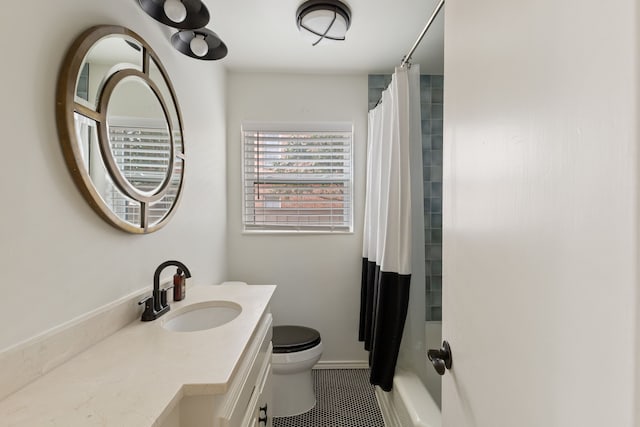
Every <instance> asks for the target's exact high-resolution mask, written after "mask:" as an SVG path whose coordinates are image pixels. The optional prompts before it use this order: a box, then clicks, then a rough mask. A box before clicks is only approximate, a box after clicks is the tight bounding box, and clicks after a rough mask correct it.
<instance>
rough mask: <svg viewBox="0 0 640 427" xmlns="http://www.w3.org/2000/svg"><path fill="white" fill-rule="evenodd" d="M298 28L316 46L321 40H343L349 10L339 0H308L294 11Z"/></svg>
mask: <svg viewBox="0 0 640 427" xmlns="http://www.w3.org/2000/svg"><path fill="white" fill-rule="evenodd" d="M296 22H297V25H298V29H299V30H300V32H302V33H303V34H304V35H305V37H308V38H309V39H310V40H312V41H313V46H316V45H317V44H318V43H320V42H321V41H322V40H340V41H341V40H344V39H345V35H346V33H347V30H348V29H349V27H350V26H351V10H350V9H349V7H348V6H347V5H346V4H344V3H342V2H341V1H339V0H308V1H305V2H304V3H302V4H301V5H300V7H299V8H298V11H297V13H296Z"/></svg>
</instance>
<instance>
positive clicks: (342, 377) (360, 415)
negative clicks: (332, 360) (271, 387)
mask: <svg viewBox="0 0 640 427" xmlns="http://www.w3.org/2000/svg"><path fill="white" fill-rule="evenodd" d="M312 372H313V384H314V389H315V392H316V400H317V402H316V406H315V408H313V409H312V410H311V411H309V412H306V413H304V414H302V415H297V416H295V417H283V418H274V419H273V427H384V421H383V420H382V413H381V412H380V408H379V407H378V401H377V400H376V396H375V391H374V387H373V386H372V385H371V384H369V370H368V369H314V370H313V371H312Z"/></svg>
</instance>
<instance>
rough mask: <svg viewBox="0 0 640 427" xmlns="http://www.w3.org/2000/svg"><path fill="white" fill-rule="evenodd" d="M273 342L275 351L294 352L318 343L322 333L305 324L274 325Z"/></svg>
mask: <svg viewBox="0 0 640 427" xmlns="http://www.w3.org/2000/svg"><path fill="white" fill-rule="evenodd" d="M272 342H273V352H274V353H293V352H295V351H303V350H308V349H310V348H312V347H315V346H316V345H318V344H319V343H320V333H319V332H318V331H316V330H315V329H312V328H307V327H305V326H289V325H285V326H274V327H273V339H272Z"/></svg>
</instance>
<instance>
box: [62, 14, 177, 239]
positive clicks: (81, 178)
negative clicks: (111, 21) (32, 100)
mask: <svg viewBox="0 0 640 427" xmlns="http://www.w3.org/2000/svg"><path fill="white" fill-rule="evenodd" d="M56 115H57V123H58V133H59V135H60V143H61V145H62V149H63V153H64V156H65V160H66V162H67V165H68V167H69V170H70V171H71V175H72V177H73V179H74V182H75V183H76V185H77V186H78V188H79V189H80V191H81V192H82V194H83V195H84V197H85V199H86V200H87V201H88V202H89V204H90V205H91V206H92V207H93V209H94V210H95V211H96V212H97V213H98V214H100V216H101V217H102V218H103V219H105V220H106V221H107V222H108V223H110V224H111V225H114V226H116V227H118V228H119V229H122V230H125V231H128V232H131V233H150V232H153V231H156V230H158V229H160V228H161V227H162V226H163V225H165V224H166V222H167V221H168V220H169V219H170V218H171V216H172V215H173V212H174V211H175V208H176V206H177V203H178V201H179V198H180V192H181V189H182V182H183V177H184V159H185V158H184V148H183V142H182V119H181V115H180V110H179V107H178V103H177V100H176V97H175V92H174V90H173V87H172V85H171V82H170V81H169V79H168V77H167V73H166V71H165V70H164V67H163V66H162V64H161V63H160V61H159V59H158V58H157V56H156V54H155V53H154V52H153V50H152V49H151V48H150V47H149V45H148V44H147V43H146V42H145V41H144V40H143V39H142V38H141V37H140V36H138V35H137V34H135V33H134V32H132V31H130V30H128V29H126V28H123V27H116V26H98V27H93V28H90V29H89V30H87V31H85V32H84V33H83V34H81V35H80V37H78V39H77V40H76V41H75V42H74V43H73V45H72V46H71V48H70V49H69V52H68V53H67V56H66V58H65V60H64V63H63V67H62V70H61V72H60V76H59V80H58V92H57V104H56Z"/></svg>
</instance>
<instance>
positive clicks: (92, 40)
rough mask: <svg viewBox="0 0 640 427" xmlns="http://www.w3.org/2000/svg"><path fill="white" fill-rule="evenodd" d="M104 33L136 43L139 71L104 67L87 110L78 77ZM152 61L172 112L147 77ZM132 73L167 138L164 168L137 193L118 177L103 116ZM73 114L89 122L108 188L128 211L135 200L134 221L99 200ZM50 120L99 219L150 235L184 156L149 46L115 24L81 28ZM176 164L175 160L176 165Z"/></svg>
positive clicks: (163, 219) (165, 214) (168, 213)
mask: <svg viewBox="0 0 640 427" xmlns="http://www.w3.org/2000/svg"><path fill="white" fill-rule="evenodd" d="M110 37H121V38H122V40H123V41H125V42H127V43H128V44H130V41H133V42H135V44H137V45H139V47H140V48H141V53H140V55H141V68H142V71H140V70H138V69H135V67H132V66H130V64H127V63H126V61H123V63H121V64H120V63H119V64H117V65H118V66H117V67H113V68H115V69H112V70H109V73H108V74H107V75H105V76H104V80H103V81H102V83H101V85H100V87H99V90H98V91H97V102H96V104H95V109H94V108H90V107H88V106H86V105H83V104H82V103H80V102H78V100H77V98H76V93H77V84H78V81H79V76H80V73H81V71H82V67H83V64H84V62H85V58H87V55H88V54H89V51H90V50H91V49H92V48H93V47H94V46H96V45H97V43H98V42H100V41H101V40H104V39H105V38H110ZM152 64H153V65H155V69H154V71H155V72H158V73H159V74H160V77H161V78H162V79H163V80H164V82H163V83H164V84H165V85H166V89H167V90H168V92H169V94H170V97H171V98H172V99H171V100H170V101H171V103H172V104H171V105H172V106H173V108H174V109H175V111H172V109H170V108H169V107H168V105H167V102H165V100H164V99H163V96H162V93H161V90H160V89H159V87H158V85H157V84H156V82H154V80H153V79H152V78H151V75H150V72H151V67H152ZM132 77H134V78H137V79H140V80H142V81H143V82H145V83H146V84H147V87H148V88H149V89H150V90H151V91H152V92H153V94H154V95H155V96H156V98H157V101H158V102H159V103H160V105H161V108H162V111H163V113H164V119H165V123H164V124H165V125H166V128H167V130H168V135H167V137H168V140H169V143H170V148H169V156H168V157H169V158H168V167H167V171H166V174H165V176H164V177H163V181H162V183H161V184H160V185H159V186H158V187H157V188H155V189H154V190H153V191H151V192H144V191H140V190H139V189H137V188H136V187H135V186H134V185H133V184H132V183H130V182H129V181H128V180H127V178H126V177H125V176H123V174H122V172H121V170H120V169H119V167H118V165H117V163H116V161H115V159H114V157H113V155H112V152H111V146H110V139H109V138H110V137H109V133H108V127H109V124H108V115H107V110H108V105H109V100H110V98H111V95H112V94H113V92H114V89H115V88H116V87H117V85H118V83H120V82H122V81H123V80H124V79H127V78H132ZM76 115H79V116H82V117H84V118H86V119H88V120H89V121H91V122H92V123H95V125H96V127H97V134H96V136H97V139H98V141H97V142H98V144H99V149H100V150H99V151H100V156H101V158H102V162H103V166H104V169H105V170H106V172H107V173H108V175H109V176H108V177H107V178H108V179H110V180H111V181H112V185H113V187H114V188H116V189H117V190H118V191H119V192H120V193H121V194H122V195H123V199H124V198H126V202H128V203H132V204H133V205H134V206H133V208H134V209H137V206H135V204H136V203H139V212H137V213H136V218H137V220H136V222H137V223H136V222H133V221H128V220H125V219H123V218H121V217H120V216H118V215H117V214H116V213H115V212H114V209H113V208H112V206H111V205H109V203H108V202H106V201H105V200H104V199H103V197H102V196H101V194H100V192H99V191H98V189H97V188H96V185H95V183H94V181H93V179H92V177H91V175H90V173H89V170H88V166H86V164H85V160H84V158H83V148H82V142H83V141H81V140H79V137H78V133H79V132H77V128H76ZM172 117H173V118H175V119H176V120H175V121H176V122H177V123H175V124H177V127H176V126H175V124H174V120H172ZM56 122H57V128H58V135H59V139H60V144H61V147H62V152H63V155H64V158H65V161H66V163H67V167H68V168H69V171H70V173H71V176H72V178H73V181H74V183H75V184H76V186H77V187H78V189H79V190H80V192H81V193H82V195H83V196H84V198H85V200H86V201H87V202H88V203H89V205H90V206H91V207H92V208H93V210H94V211H95V212H96V213H98V215H100V217H101V218H102V219H104V220H105V221H106V222H107V223H109V224H111V225H113V226H114V227H116V228H118V229H120V230H124V231H126V232H129V233H134V234H146V233H152V232H154V231H157V230H159V229H160V228H162V227H163V226H164V225H166V223H167V222H168V221H169V220H170V219H171V217H172V216H173V214H174V213H175V210H176V207H177V206H178V203H179V201H180V195H181V193H182V187H183V182H184V163H185V156H184V143H183V130H182V129H183V128H182V116H181V113H180V107H179V106H178V102H177V99H176V95H175V91H174V89H173V86H172V84H171V81H170V80H169V78H168V75H167V72H166V70H165V68H164V66H163V65H162V63H161V62H160V60H159V58H158V56H157V55H156V53H155V52H154V51H153V49H151V47H150V46H149V45H148V44H147V42H146V41H145V40H144V39H142V37H140V36H139V35H138V34H136V33H135V32H133V31H131V30H129V29H127V28H124V27H121V26H110V25H100V26H96V27H92V28H89V29H87V30H86V31H84V32H83V33H82V34H81V35H80V36H79V37H78V38H77V39H76V40H75V41H74V42H73V44H72V45H71V47H70V48H69V50H68V51H67V54H66V56H65V58H64V61H63V63H62V68H61V70H60V74H59V77H58V84H57V92H56ZM176 135H177V136H178V137H179V143H178V142H177V141H176V139H177V137H176ZM176 146H177V147H176ZM176 163H179V167H178V166H177V165H176ZM172 180H173V181H174V182H173V184H174V187H173V188H172V191H173V192H175V195H174V194H171V197H172V198H173V200H168V199H170V198H171V197H169V198H168V199H165V196H166V195H167V192H168V190H169V187H171V185H172ZM177 180H179V182H178V183H177V184H176V183H175V181H177ZM163 200H164V202H163V203H169V204H170V206H169V207H168V208H166V210H162V211H161V214H160V215H161V216H160V218H159V219H158V220H157V221H156V222H153V223H152V222H151V221H150V214H149V212H150V210H151V208H152V206H153V204H154V203H157V202H159V201H160V202H162V201H163Z"/></svg>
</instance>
